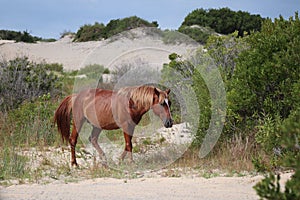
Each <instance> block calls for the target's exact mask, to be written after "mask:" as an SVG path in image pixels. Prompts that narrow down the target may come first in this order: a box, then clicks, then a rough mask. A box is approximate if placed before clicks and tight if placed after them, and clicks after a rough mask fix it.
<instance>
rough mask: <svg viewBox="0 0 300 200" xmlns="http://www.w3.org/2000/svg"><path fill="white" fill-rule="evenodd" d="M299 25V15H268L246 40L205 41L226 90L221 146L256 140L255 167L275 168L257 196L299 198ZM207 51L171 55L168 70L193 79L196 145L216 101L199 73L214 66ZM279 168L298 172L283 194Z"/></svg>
mask: <svg viewBox="0 0 300 200" xmlns="http://www.w3.org/2000/svg"><path fill="white" fill-rule="evenodd" d="M299 27H300V20H299V17H298V13H296V15H295V17H294V18H292V17H291V18H290V19H289V20H285V19H283V18H282V17H279V18H278V19H275V20H274V22H273V21H271V20H270V19H267V20H265V21H264V22H263V24H262V27H261V30H260V31H258V32H254V33H252V34H250V35H247V36H246V35H244V36H245V37H244V38H240V37H237V36H238V32H236V33H233V34H231V35H228V36H211V37H210V38H209V39H208V40H207V41H208V42H207V44H206V48H207V54H209V55H210V56H211V58H212V59H213V60H214V61H215V64H216V65H217V66H218V67H219V68H220V71H221V73H222V77H223V79H224V81H225V87H226V90H227V92H226V95H227V118H226V121H225V127H224V129H223V136H222V138H221V140H219V144H218V145H219V146H221V147H222V146H223V145H222V144H224V143H227V141H228V140H232V138H235V137H236V135H240V137H241V139H242V140H243V141H244V142H248V141H249V140H251V141H252V142H251V143H253V145H254V147H255V148H253V149H252V150H253V152H252V158H251V159H252V161H253V165H254V166H255V167H256V170H258V171H265V170H267V171H269V172H270V175H269V176H267V177H266V178H265V179H264V180H263V181H262V182H261V183H259V184H258V185H257V186H255V189H256V190H257V192H258V194H259V195H260V196H261V197H262V198H266V199H299V187H298V186H299V185H300V179H299V173H300V167H299V156H300V151H299V150H300V147H299V137H300V135H299V134H300V132H299V108H300V96H299V94H300V90H299V88H300V81H299V80H300V71H299V70H300V68H299V65H300V63H299V62H300V60H299V56H298V54H297V53H296V52H298V51H299V48H300V43H299V41H300V40H299V39H300V38H299V34H300V29H299ZM203 54H205V53H202V54H199V55H196V57H195V58H193V61H194V62H190V60H181V59H180V56H178V55H176V54H172V55H170V60H171V61H170V63H169V64H168V65H165V66H164V71H163V73H164V74H165V75H166V77H169V78H171V79H172V78H174V76H170V75H169V72H168V70H167V69H173V70H176V71H177V72H179V73H180V74H181V75H182V76H183V78H182V80H189V81H191V83H192V87H193V90H194V91H195V92H196V95H197V100H198V104H199V107H200V108H202V110H201V114H200V121H199V129H198V131H197V132H196V140H195V141H194V144H195V145H196V146H199V144H201V143H202V141H203V138H204V135H205V133H206V130H207V129H208V125H209V123H208V122H207V119H210V117H211V114H212V113H211V112H210V109H209V107H210V106H212V105H213V104H214V101H215V100H214V99H212V98H211V97H209V92H211V91H208V90H207V88H206V87H205V85H207V80H205V77H204V76H203V73H200V74H197V70H198V71H200V72H201V69H202V68H203V66H204V67H205V66H206V67H209V65H208V63H207V62H205V59H206V57H205V56H203ZM195 61H196V62H195ZM195 63H196V65H195ZM203 63H204V65H203ZM195 67H197V68H196V69H197V70H196V71H195ZM210 70H212V69H211V68H210ZM205 75H208V74H205ZM204 80H205V81H204ZM251 138H252V139H251ZM278 168H284V169H286V168H288V169H293V170H295V174H294V175H293V177H292V178H291V180H289V181H288V183H287V184H286V188H285V192H284V193H282V191H281V190H280V185H278V184H277V183H278V180H279V179H280V176H278V177H277V178H276V177H275V176H274V175H273V173H272V171H273V170H275V169H278ZM275 197H276V198H275Z"/></svg>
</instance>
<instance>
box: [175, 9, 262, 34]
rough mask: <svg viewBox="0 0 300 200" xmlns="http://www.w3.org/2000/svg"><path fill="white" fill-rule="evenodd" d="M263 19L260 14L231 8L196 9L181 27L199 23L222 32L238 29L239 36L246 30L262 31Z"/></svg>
mask: <svg viewBox="0 0 300 200" xmlns="http://www.w3.org/2000/svg"><path fill="white" fill-rule="evenodd" d="M263 20H264V19H263V18H262V17H261V16H260V15H251V14H250V13H248V12H243V11H238V12H235V11H232V10H230V9H229V8H220V9H209V10H205V9H196V10H194V11H192V12H191V13H190V14H188V15H187V16H186V17H185V19H184V22H183V23H182V25H181V27H184V26H193V25H199V26H201V27H210V28H212V29H213V30H215V31H216V32H217V33H221V34H230V33H233V32H234V31H238V35H239V36H244V33H245V32H248V33H250V32H251V31H260V29H261V23H262V21H263Z"/></svg>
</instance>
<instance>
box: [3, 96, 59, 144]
mask: <svg viewBox="0 0 300 200" xmlns="http://www.w3.org/2000/svg"><path fill="white" fill-rule="evenodd" d="M56 107H57V103H56V102H55V101H53V100H51V97H50V94H44V95H42V96H40V97H39V98H38V99H37V100H36V101H34V102H23V103H22V105H20V106H19V108H17V109H14V110H11V111H10V112H9V113H8V114H7V120H6V123H7V125H9V127H5V130H3V133H2V136H3V137H5V136H6V137H9V139H10V142H11V144H14V145H17V146H20V145H21V146H24V145H25V146H34V145H53V144H54V143H55V142H57V138H58V137H57V135H58V134H57V131H56V129H55V128H54V124H53V115H54V111H55V109H56ZM9 132H11V133H10V135H9V136H8V135H7V134H8V133H9ZM3 139H4V138H3Z"/></svg>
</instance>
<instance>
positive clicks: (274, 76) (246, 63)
mask: <svg viewBox="0 0 300 200" xmlns="http://www.w3.org/2000/svg"><path fill="white" fill-rule="evenodd" d="M247 42H248V43H249V45H250V46H249V49H248V50H247V51H244V52H243V53H241V55H240V56H239V58H238V59H237V67H236V69H235V72H234V75H233V80H232V82H231V85H230V91H229V95H228V98H229V101H231V102H232V105H234V106H233V110H235V111H236V112H237V113H238V114H239V115H240V116H242V117H251V116H253V115H255V114H258V115H261V114H268V115H270V116H271V117H273V118H275V116H276V115H279V116H280V117H282V118H286V117H287V116H288V115H289V114H290V111H291V110H293V109H294V108H295V102H294V101H293V98H296V97H294V95H293V93H294V92H293V90H294V88H296V87H297V85H298V84H299V79H300V68H299V66H300V58H299V53H298V52H299V51H300V21H299V17H298V14H296V16H295V18H290V19H289V20H284V19H283V18H282V17H280V18H279V19H275V21H274V22H272V21H271V20H270V19H268V20H266V21H265V22H264V23H263V27H262V30H261V32H257V33H255V34H252V35H250V37H249V38H247Z"/></svg>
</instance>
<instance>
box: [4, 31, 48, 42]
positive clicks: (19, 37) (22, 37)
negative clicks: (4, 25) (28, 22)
mask: <svg viewBox="0 0 300 200" xmlns="http://www.w3.org/2000/svg"><path fill="white" fill-rule="evenodd" d="M0 40H15V41H16V42H27V43H34V42H37V41H40V40H42V38H39V37H34V36H32V35H30V34H29V32H27V31H23V32H20V31H19V32H17V31H9V30H0Z"/></svg>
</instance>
